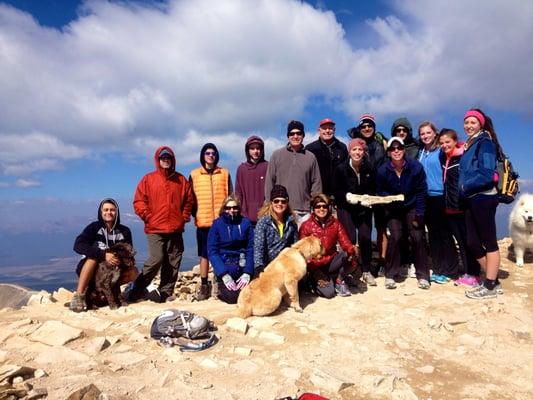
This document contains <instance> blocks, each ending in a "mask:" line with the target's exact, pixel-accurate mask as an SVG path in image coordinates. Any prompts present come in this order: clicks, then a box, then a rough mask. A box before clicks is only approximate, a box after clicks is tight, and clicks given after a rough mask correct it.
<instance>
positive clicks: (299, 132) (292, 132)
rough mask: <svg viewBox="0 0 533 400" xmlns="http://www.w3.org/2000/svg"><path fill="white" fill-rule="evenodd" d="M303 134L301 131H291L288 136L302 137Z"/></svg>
mask: <svg viewBox="0 0 533 400" xmlns="http://www.w3.org/2000/svg"><path fill="white" fill-rule="evenodd" d="M303 134H304V133H303V132H302V131H291V132H289V136H295V135H298V136H303Z"/></svg>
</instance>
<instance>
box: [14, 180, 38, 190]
mask: <svg viewBox="0 0 533 400" xmlns="http://www.w3.org/2000/svg"><path fill="white" fill-rule="evenodd" d="M15 186H18V187H21V188H29V187H37V186H41V182H39V181H36V180H33V179H22V178H21V179H17V181H16V182H15Z"/></svg>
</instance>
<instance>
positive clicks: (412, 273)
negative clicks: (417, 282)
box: [407, 264, 416, 278]
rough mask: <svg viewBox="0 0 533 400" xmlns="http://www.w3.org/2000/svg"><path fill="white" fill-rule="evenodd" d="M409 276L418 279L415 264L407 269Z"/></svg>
mask: <svg viewBox="0 0 533 400" xmlns="http://www.w3.org/2000/svg"><path fill="white" fill-rule="evenodd" d="M407 276H408V277H409V278H416V268H415V265H414V264H409V267H408V268H407Z"/></svg>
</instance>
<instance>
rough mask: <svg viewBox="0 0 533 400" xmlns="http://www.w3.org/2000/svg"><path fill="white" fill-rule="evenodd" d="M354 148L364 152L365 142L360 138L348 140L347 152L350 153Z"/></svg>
mask: <svg viewBox="0 0 533 400" xmlns="http://www.w3.org/2000/svg"><path fill="white" fill-rule="evenodd" d="M355 146H359V147H362V148H363V150H364V151H366V142H365V141H364V140H363V139H361V138H355V139H352V140H350V143H348V151H352V149H353V148H354V147H355Z"/></svg>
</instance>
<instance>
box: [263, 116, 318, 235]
mask: <svg viewBox="0 0 533 400" xmlns="http://www.w3.org/2000/svg"><path fill="white" fill-rule="evenodd" d="M287 137H288V139H289V142H288V143H287V145H286V146H284V147H282V148H280V149H278V150H276V151H274V153H273V154H272V157H270V161H269V163H268V169H267V179H266V186H265V193H270V191H271V190H272V188H273V187H274V185H282V186H285V187H286V188H287V191H288V193H289V199H290V203H291V207H292V209H293V210H294V212H295V213H296V215H297V217H298V220H297V223H298V226H299V225H300V224H301V223H302V222H303V220H305V219H306V218H307V217H308V216H309V215H310V214H309V213H310V211H309V202H310V200H311V196H313V195H316V194H320V193H321V192H322V180H321V178H320V170H319V167H318V163H317V161H316V158H315V156H314V155H313V153H311V152H310V151H308V150H306V149H305V148H304V146H303V140H304V137H305V129H304V124H302V123H301V122H300V121H294V120H293V121H290V122H289V124H288V126H287Z"/></svg>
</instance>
